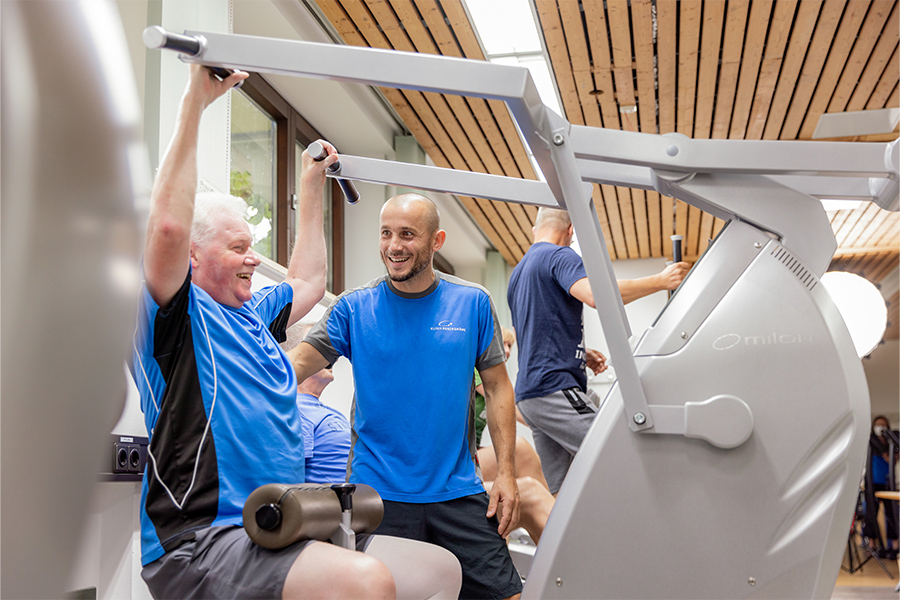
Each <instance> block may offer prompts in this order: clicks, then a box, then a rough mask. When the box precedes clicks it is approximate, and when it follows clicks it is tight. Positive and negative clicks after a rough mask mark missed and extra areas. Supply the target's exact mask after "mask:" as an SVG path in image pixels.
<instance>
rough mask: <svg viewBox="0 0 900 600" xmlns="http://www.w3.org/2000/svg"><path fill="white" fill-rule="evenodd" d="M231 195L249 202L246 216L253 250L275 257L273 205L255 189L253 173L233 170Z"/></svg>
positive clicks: (268, 256)
mask: <svg viewBox="0 0 900 600" xmlns="http://www.w3.org/2000/svg"><path fill="white" fill-rule="evenodd" d="M231 195H232V196H237V197H238V198H242V199H243V200H244V202H246V203H247V214H246V218H247V222H248V223H250V230H251V232H252V233H253V250H255V251H256V252H258V253H259V254H261V255H263V256H265V257H267V258H274V257H273V256H272V205H271V204H270V203H269V201H268V200H267V199H266V198H265V197H264V196H262V195H261V194H258V193H256V192H255V191H254V190H253V175H252V174H251V173H250V172H249V171H232V172H231ZM263 232H265V233H264V234H263Z"/></svg>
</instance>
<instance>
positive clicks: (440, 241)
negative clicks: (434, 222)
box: [431, 229, 447, 252]
mask: <svg viewBox="0 0 900 600" xmlns="http://www.w3.org/2000/svg"><path fill="white" fill-rule="evenodd" d="M445 241H447V232H446V231H444V230H443V229H439V230H438V232H437V233H435V234H434V243H433V244H432V247H431V249H432V250H434V251H435V252H437V251H438V250H440V249H441V248H443V247H444V242H445Z"/></svg>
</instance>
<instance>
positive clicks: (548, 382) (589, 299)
mask: <svg viewBox="0 0 900 600" xmlns="http://www.w3.org/2000/svg"><path fill="white" fill-rule="evenodd" d="M572 235H573V227H572V222H571V220H570V219H569V214H568V213H567V212H566V211H564V210H555V209H549V208H541V209H540V210H539V211H538V216H537V220H536V221H535V225H534V243H533V244H532V245H531V248H529V249H528V252H527V253H526V254H525V256H524V257H523V258H522V260H521V261H520V262H519V264H518V265H516V268H515V269H513V273H512V276H511V277H510V280H509V289H508V292H507V299H508V301H509V306H510V309H511V311H512V321H513V327H514V328H515V330H516V335H517V336H518V340H519V374H518V376H517V380H516V406H517V407H518V408H519V411H520V412H521V414H522V416H523V417H524V418H525V421H526V422H527V423H528V425H529V426H530V427H531V429H532V433H533V436H534V445H535V449H536V450H537V452H538V455H539V456H540V458H541V465H542V468H543V471H544V477H545V478H546V479H547V483H548V485H549V486H550V492H551V493H553V494H554V495H555V494H557V493H558V492H559V488H560V486H561V485H562V482H563V479H564V478H565V476H566V473H567V472H568V470H569V464H570V463H571V462H572V458H573V457H574V456H575V453H576V452H577V451H578V448H579V447H580V446H581V442H582V440H583V439H584V436H585V435H587V431H588V428H590V426H591V423H592V422H593V420H594V416H595V415H596V414H597V406H598V404H599V402H598V400H597V399H596V396H595V395H594V394H593V392H592V391H590V390H588V388H587V375H586V374H585V367H589V368H590V369H591V370H592V371H594V373H595V374H596V373H601V372H603V371H604V370H606V358H605V357H604V356H603V355H602V354H600V353H599V352H597V351H596V350H591V349H587V348H585V346H584V320H583V309H584V305H585V304H586V305H588V306H590V307H591V308H594V306H595V305H594V295H593V293H592V292H591V286H590V283H589V282H588V279H587V273H586V272H585V270H584V264H583V263H582V260H581V257H580V256H578V254H576V253H575V251H574V250H572V248H570V247H569V246H570V245H571V243H572ZM688 268H689V265H688V264H687V263H684V262H679V263H676V264H673V265H669V266H668V267H666V268H665V269H664V270H663V271H662V272H660V273H658V274H656V275H651V276H649V277H643V278H641V279H632V280H621V281H619V282H618V283H619V293H620V294H621V295H622V301H623V302H625V303H626V304H627V303H629V302H631V301H632V300H637V299H638V298H642V297H644V296H647V295H649V294H652V293H654V292H658V291H663V290H674V289H675V288H676V287H678V284H680V283H681V281H682V280H683V279H684V276H685V275H686V274H687V271H688Z"/></svg>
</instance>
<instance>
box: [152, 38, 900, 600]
mask: <svg viewBox="0 0 900 600" xmlns="http://www.w3.org/2000/svg"><path fill="white" fill-rule="evenodd" d="M163 33H165V32H163ZM185 35H186V36H187V37H189V38H194V39H198V40H201V41H202V44H199V51H198V52H196V53H194V54H193V55H186V54H183V55H182V58H183V60H184V61H186V62H198V63H201V64H204V65H207V66H211V67H221V68H226V69H234V68H237V69H243V70H248V71H255V72H261V73H276V74H282V75H285V74H286V75H296V76H301V77H315V78H324V79H332V80H337V81H346V82H354V83H363V84H369V85H376V86H385V87H395V88H404V89H414V90H420V91H426V92H438V93H447V94H459V95H464V96H476V97H481V98H488V99H498V100H502V101H504V102H506V104H507V106H508V107H509V110H510V112H511V113H512V115H513V117H514V118H515V120H516V122H517V123H518V126H519V128H520V130H521V131H522V133H523V135H524V137H525V141H526V142H527V143H528V145H529V146H530V148H531V150H532V152H533V154H534V156H535V158H536V160H537V162H538V164H539V165H540V168H541V171H542V172H543V175H544V177H545V178H546V181H528V180H521V179H514V178H509V177H502V176H495V175H486V174H480V173H470V172H462V171H454V170H450V169H442V168H437V167H427V166H420V165H410V164H403V163H394V162H389V161H382V160H373V159H368V158H362V157H354V156H342V157H341V164H342V168H341V170H340V171H339V172H337V173H333V174H331V175H332V176H336V177H339V178H343V179H349V180H360V181H369V182H375V183H382V184H392V185H401V186H405V187H411V188H418V189H422V190H432V191H441V192H448V193H452V194H461V195H467V196H477V197H481V198H489V199H493V200H501V201H506V202H519V203H523V204H531V205H536V206H549V207H561V208H565V209H566V210H568V211H569V214H570V216H571V218H572V223H573V224H574V227H575V231H576V234H577V236H578V240H579V244H580V246H581V249H582V251H583V254H584V262H585V268H586V270H587V274H588V279H589V281H590V284H591V288H592V290H593V293H594V297H595V299H596V300H597V311H598V313H599V316H600V321H601V324H602V326H603V331H604V335H605V337H606V341H607V345H608V348H609V353H610V358H611V360H612V361H614V362H615V365H616V373H617V376H618V380H617V381H616V383H615V385H614V386H613V388H612V390H611V391H610V393H609V395H608V396H607V398H606V400H605V401H604V403H603V405H602V408H601V410H600V411H599V413H598V415H597V419H596V421H595V423H594V425H593V427H592V428H591V431H590V433H589V434H588V436H587V438H586V439H585V441H584V443H583V444H582V447H581V449H580V451H579V452H578V455H577V456H576V458H575V460H574V462H573V464H572V466H571V469H570V470H569V475H568V477H567V479H566V481H565V483H564V485H563V487H562V489H561V491H560V494H559V497H558V500H557V503H556V506H555V508H554V510H553V514H552V515H551V517H550V520H549V522H548V524H547V528H546V530H545V532H544V534H543V536H542V537H541V543H540V546H539V548H538V550H537V553H536V555H535V557H534V562H533V563H532V567H531V571H530V573H529V575H528V580H527V583H526V587H525V591H524V594H523V597H526V598H589V597H598V598H752V597H757V598H801V597H806V598H828V597H830V594H831V590H832V588H833V586H834V582H835V579H836V577H837V572H838V569H839V567H840V562H841V556H842V553H843V549H844V547H845V542H846V535H847V528H848V526H849V524H850V520H851V516H852V513H853V504H854V502H855V499H856V493H857V487H858V484H859V476H860V473H861V470H862V465H863V459H864V456H865V449H866V443H867V440H868V424H869V398H868V392H867V386H866V380H865V376H864V373H863V369H862V365H861V363H860V360H859V358H858V357H857V356H856V354H855V352H854V350H853V344H852V342H851V340H850V336H849V334H848V332H847V329H846V326H845V325H844V323H843V321H842V319H841V317H840V315H839V313H838V311H837V309H836V308H835V306H834V304H833V302H832V301H831V298H830V297H829V296H828V294H827V292H826V291H825V289H824V287H823V286H820V285H819V277H820V276H821V275H822V274H823V273H824V271H825V269H826V268H827V266H828V264H829V262H830V260H831V257H832V255H833V254H834V250H835V248H836V242H835V239H834V236H833V234H832V231H831V227H830V225H829V223H828V220H827V218H826V216H825V212H824V210H823V209H822V207H821V205H820V203H819V202H818V199H819V198H829V197H831V198H834V197H840V198H856V199H860V200H867V201H871V202H876V203H878V205H879V206H881V207H882V208H885V209H888V210H893V211H896V210H898V172H900V167H898V163H900V147H898V145H897V142H893V143H890V144H848V143H821V142H769V141H721V140H692V139H688V138H686V137H684V136H681V135H678V134H667V135H662V136H659V135H650V134H640V133H631V132H623V131H614V130H607V129H598V128H591V127H584V126H578V125H572V124H570V123H569V122H567V121H566V120H565V119H563V118H562V117H560V116H559V115H557V114H555V113H554V112H552V111H551V110H549V109H548V108H547V107H546V106H544V104H543V103H542V102H541V101H540V98H539V96H538V92H537V89H536V88H535V86H534V83H533V82H532V80H531V77H530V75H529V74H528V71H527V70H526V69H524V68H521V67H509V66H500V65H493V64H489V63H485V62H480V61H470V60H464V59H455V58H448V57H442V56H433V55H426V54H415V53H405V52H396V51H388V50H379V49H371V48H356V47H348V46H334V45H328V44H316V43H310V42H295V41H285V40H276V39H267V38H257V37H249V36H239V35H224V34H217V33H206V32H203V33H201V32H190V31H188V32H186V33H185ZM165 46H166V43H165V40H163V41H162V42H160V43H158V44H155V47H165ZM592 182H593V183H602V184H609V185H619V186H627V187H634V188H639V189H646V190H656V191H658V192H659V193H661V194H664V195H667V196H672V197H675V198H678V199H681V200H683V201H685V202H687V203H689V204H691V205H693V206H696V207H698V208H701V209H702V210H704V211H707V212H709V213H711V214H713V215H715V216H717V217H720V218H722V219H724V220H726V221H727V225H726V227H725V228H724V229H723V230H722V232H721V234H720V235H719V236H718V238H717V239H716V241H715V243H714V244H713V245H712V246H711V247H710V248H709V249H708V250H707V251H706V252H705V253H704V255H703V256H702V258H701V260H700V261H699V262H698V263H697V264H696V265H695V267H694V268H693V270H692V272H691V274H690V276H689V277H688V278H687V279H686V280H685V281H684V283H683V284H682V285H681V287H680V289H679V290H678V292H677V293H676V294H674V295H673V296H672V298H671V300H670V301H669V303H668V304H667V305H666V307H665V309H664V310H663V312H662V313H661V314H660V315H659V317H658V318H657V320H656V322H655V323H654V324H653V325H652V326H651V327H650V328H649V329H648V330H647V331H645V332H643V334H641V335H639V336H632V332H631V330H630V328H629V325H628V321H627V319H626V316H625V311H624V307H623V305H622V301H621V298H620V296H619V294H618V291H617V286H616V281H615V277H614V273H613V270H612V265H611V262H610V258H609V255H608V253H607V251H606V244H605V243H604V240H603V234H602V232H601V229H600V224H599V220H598V218H597V213H596V209H595V207H594V204H593V201H592V199H591V187H592V186H591V183H592Z"/></svg>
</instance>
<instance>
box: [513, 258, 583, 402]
mask: <svg viewBox="0 0 900 600" xmlns="http://www.w3.org/2000/svg"><path fill="white" fill-rule="evenodd" d="M586 276H587V273H586V272H585V270H584V264H583V263H582V261H581V257H580V256H578V254H576V253H575V251H574V250H572V249H571V248H569V247H568V246H557V245H556V244H551V243H548V242H538V243H536V244H532V245H531V248H529V249H528V252H526V253H525V256H524V257H522V260H521V261H519V264H518V265H516V267H515V268H514V269H513V272H512V275H511V276H510V278H509V287H508V289H507V293H506V298H507V300H508V302H509V308H510V311H511V313H512V323H513V327H514V328H515V330H516V338H517V340H518V344H519V373H518V375H517V376H516V402H519V401H520V400H526V399H528V398H538V397H541V396H547V395H549V394H552V393H554V392H558V391H559V390H564V389H568V388H572V387H577V388H580V389H581V390H582V391H584V390H586V387H587V375H586V374H585V370H584V369H585V364H586V363H585V354H584V305H583V303H582V302H581V301H580V300H578V299H577V298H575V297H573V296H571V295H570V294H569V289H570V288H571V287H572V285H573V284H574V283H575V282H576V281H578V280H579V279H582V278H583V277H586Z"/></svg>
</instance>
